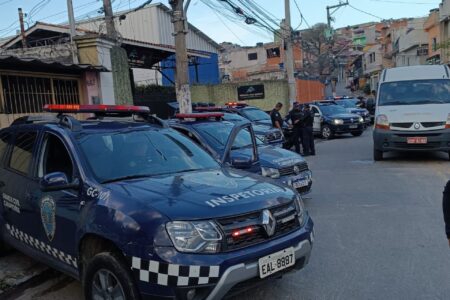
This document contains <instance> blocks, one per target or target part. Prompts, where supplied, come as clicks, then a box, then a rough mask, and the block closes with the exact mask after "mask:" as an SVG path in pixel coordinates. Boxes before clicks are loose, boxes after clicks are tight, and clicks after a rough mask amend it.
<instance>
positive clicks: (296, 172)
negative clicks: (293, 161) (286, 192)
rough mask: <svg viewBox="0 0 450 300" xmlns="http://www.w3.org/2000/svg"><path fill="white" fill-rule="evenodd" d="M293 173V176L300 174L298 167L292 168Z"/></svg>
mask: <svg viewBox="0 0 450 300" xmlns="http://www.w3.org/2000/svg"><path fill="white" fill-rule="evenodd" d="M294 173H295V174H297V175H298V174H300V168H299V167H298V166H294Z"/></svg>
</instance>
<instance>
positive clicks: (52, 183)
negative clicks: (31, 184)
mask: <svg viewBox="0 0 450 300" xmlns="http://www.w3.org/2000/svg"><path fill="white" fill-rule="evenodd" d="M40 185H41V191H43V192H51V191H61V190H66V189H78V188H79V187H80V181H79V180H78V179H75V180H74V181H73V182H69V180H68V179H67V175H66V174H64V173H63V172H53V173H49V174H47V175H45V176H44V177H43V178H42V179H41V182H40Z"/></svg>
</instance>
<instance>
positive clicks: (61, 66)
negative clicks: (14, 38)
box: [0, 55, 108, 73]
mask: <svg viewBox="0 0 450 300" xmlns="http://www.w3.org/2000/svg"><path fill="white" fill-rule="evenodd" d="M24 68H30V69H36V70H38V71H40V72H54V71H58V72H68V73H80V72H84V71H96V72H102V71H108V70H107V69H106V68H104V67H101V66H93V65H89V64H66V63H61V62H58V61H54V60H43V59H37V58H31V57H30V58H19V57H16V56H11V55H0V69H11V70H21V69H22V70H23V69H24Z"/></svg>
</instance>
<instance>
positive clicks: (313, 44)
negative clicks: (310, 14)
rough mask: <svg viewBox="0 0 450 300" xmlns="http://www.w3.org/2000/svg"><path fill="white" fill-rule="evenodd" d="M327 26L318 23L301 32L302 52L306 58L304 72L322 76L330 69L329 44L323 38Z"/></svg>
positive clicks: (324, 37)
mask: <svg viewBox="0 0 450 300" xmlns="http://www.w3.org/2000/svg"><path fill="white" fill-rule="evenodd" d="M327 28H328V26H327V24H324V23H318V24H315V25H314V26H312V27H311V28H310V29H306V30H304V31H302V32H301V41H302V50H303V52H304V53H305V55H304V57H306V64H305V67H304V69H305V71H306V72H307V73H309V74H314V75H319V76H320V75H324V74H325V73H329V69H330V54H331V53H330V44H329V43H328V40H327V38H326V36H325V31H326V30H327Z"/></svg>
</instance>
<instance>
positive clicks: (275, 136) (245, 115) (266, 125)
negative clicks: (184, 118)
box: [193, 103, 285, 147]
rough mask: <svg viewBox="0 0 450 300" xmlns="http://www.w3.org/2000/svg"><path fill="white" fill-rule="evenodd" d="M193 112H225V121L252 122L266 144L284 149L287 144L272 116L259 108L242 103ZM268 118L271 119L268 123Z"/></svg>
mask: <svg viewBox="0 0 450 300" xmlns="http://www.w3.org/2000/svg"><path fill="white" fill-rule="evenodd" d="M193 110H194V111H195V112H223V113H224V119H225V120H227V121H230V122H241V121H243V120H248V121H250V122H252V125H253V129H254V131H255V134H256V136H257V137H258V138H259V139H260V140H261V141H263V142H264V143H265V144H269V145H272V146H277V147H282V146H283V143H284V142H285V138H284V136H283V132H282V131H281V130H280V129H278V128H275V127H273V126H272V121H271V119H270V116H269V115H268V114H267V113H266V112H264V111H262V110H260V109H259V108H257V107H249V106H247V105H245V104H242V103H240V104H239V105H238V104H236V105H234V104H233V105H232V104H231V103H228V104H227V106H215V107H211V106H209V107H206V106H201V107H199V106H197V107H194V108H193ZM250 116H251V117H250ZM257 116H259V117H257ZM267 118H269V119H268V121H267Z"/></svg>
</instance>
